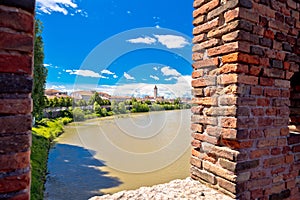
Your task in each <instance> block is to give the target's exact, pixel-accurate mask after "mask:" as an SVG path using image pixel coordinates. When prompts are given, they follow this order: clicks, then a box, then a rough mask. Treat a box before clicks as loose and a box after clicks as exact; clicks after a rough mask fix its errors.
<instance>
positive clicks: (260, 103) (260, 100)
mask: <svg viewBox="0 0 300 200" xmlns="http://www.w3.org/2000/svg"><path fill="white" fill-rule="evenodd" d="M257 105H258V106H269V105H270V100H269V99H267V98H258V99H257Z"/></svg>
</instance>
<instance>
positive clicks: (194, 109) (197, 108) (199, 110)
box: [191, 105, 204, 114]
mask: <svg viewBox="0 0 300 200" xmlns="http://www.w3.org/2000/svg"><path fill="white" fill-rule="evenodd" d="M203 109H204V106H201V105H200V106H193V107H192V108H191V111H192V113H194V114H201V113H202V111H203Z"/></svg>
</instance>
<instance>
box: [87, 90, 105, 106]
mask: <svg viewBox="0 0 300 200" xmlns="http://www.w3.org/2000/svg"><path fill="white" fill-rule="evenodd" d="M95 102H97V103H98V104H99V105H100V106H101V105H103V104H104V103H103V100H102V98H101V97H100V95H99V93H98V92H95V93H94V94H93V96H91V98H90V99H89V102H88V105H94V103H95Z"/></svg>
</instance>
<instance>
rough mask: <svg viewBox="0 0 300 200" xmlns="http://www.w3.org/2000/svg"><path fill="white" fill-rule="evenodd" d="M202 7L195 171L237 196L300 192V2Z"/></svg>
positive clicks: (211, 1) (219, 1) (205, 3)
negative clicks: (295, 82) (294, 113)
mask: <svg viewBox="0 0 300 200" xmlns="http://www.w3.org/2000/svg"><path fill="white" fill-rule="evenodd" d="M194 7H195V11H194V12H193V16H194V18H195V19H194V22H193V24H194V25H195V28H194V30H193V34H194V40H193V42H194V44H195V45H194V47H193V52H194V53H193V60H194V61H195V62H194V64H193V68H194V71H193V74H192V77H193V80H192V86H193V88H194V89H193V94H194V96H195V98H194V102H195V103H196V104H198V106H196V107H193V108H192V112H193V116H192V126H191V128H192V130H193V134H192V135H193V138H194V140H193V141H192V146H193V150H192V157H191V164H192V167H191V176H192V177H193V178H194V179H197V180H199V181H201V182H203V183H205V184H207V185H209V186H211V187H213V188H216V189H218V190H220V191H221V192H224V193H226V194H228V195H229V196H231V197H233V198H239V199H256V198H258V199H284V198H288V199H300V193H299V188H298V187H299V185H298V186H297V181H296V176H297V175H298V174H299V168H300V167H299V166H300V164H299V159H298V161H297V162H296V161H295V159H294V154H293V151H292V149H294V148H290V146H289V144H290V143H289V144H288V143H287V137H288V135H289V129H288V124H289V105H290V100H289V97H290V91H289V89H290V79H291V77H292V76H293V74H294V73H295V72H297V71H298V70H299V63H300V57H299V55H300V33H299V30H300V21H299V11H300V2H299V1H298V0H195V1H194ZM298 184H299V183H298Z"/></svg>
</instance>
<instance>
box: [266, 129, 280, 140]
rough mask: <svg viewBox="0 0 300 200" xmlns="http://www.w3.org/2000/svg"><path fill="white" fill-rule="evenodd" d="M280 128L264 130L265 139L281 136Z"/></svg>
mask: <svg viewBox="0 0 300 200" xmlns="http://www.w3.org/2000/svg"><path fill="white" fill-rule="evenodd" d="M280 130H281V129H280V128H268V129H265V130H264V136H265V138H268V137H279V136H280Z"/></svg>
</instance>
